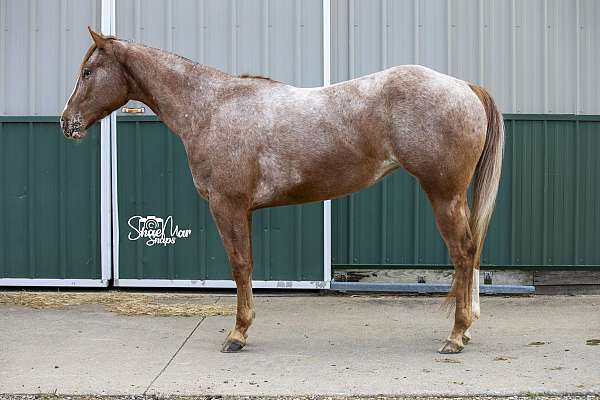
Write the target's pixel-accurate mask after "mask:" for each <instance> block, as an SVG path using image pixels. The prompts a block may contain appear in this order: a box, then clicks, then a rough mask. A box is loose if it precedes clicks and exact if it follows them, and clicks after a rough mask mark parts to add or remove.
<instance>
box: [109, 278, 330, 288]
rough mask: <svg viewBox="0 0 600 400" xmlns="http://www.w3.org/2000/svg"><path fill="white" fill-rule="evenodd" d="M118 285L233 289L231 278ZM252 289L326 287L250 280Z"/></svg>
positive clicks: (324, 284) (129, 281)
mask: <svg viewBox="0 0 600 400" xmlns="http://www.w3.org/2000/svg"><path fill="white" fill-rule="evenodd" d="M114 284H115V286H118V287H161V288H207V289H208V288H211V289H235V288H236V286H235V282H234V281H232V280H217V279H215V280H187V279H185V280H184V279H181V280H179V279H115V280H114ZM252 287H253V288H254V289H313V290H314V289H328V282H325V281H252Z"/></svg>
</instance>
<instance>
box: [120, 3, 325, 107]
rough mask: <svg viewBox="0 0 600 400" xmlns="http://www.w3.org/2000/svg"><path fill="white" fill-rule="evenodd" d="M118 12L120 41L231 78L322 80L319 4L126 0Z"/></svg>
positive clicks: (306, 83)
mask: <svg viewBox="0 0 600 400" xmlns="http://www.w3.org/2000/svg"><path fill="white" fill-rule="evenodd" d="M116 14H117V35H118V36H119V37H120V38H123V39H128V40H134V41H137V42H141V43H143V44H146V45H149V46H152V47H158V48H162V49H165V50H170V51H173V52H175V53H177V54H180V55H182V56H185V57H187V58H189V59H191V60H194V61H198V62H200V63H203V64H208V65H211V66H213V67H215V68H218V69H220V70H223V71H226V72H228V73H231V74H244V73H249V74H259V75H265V76H269V77H272V78H273V79H277V80H280V81H283V82H287V83H291V84H294V85H297V86H319V85H321V84H322V81H323V78H322V71H323V66H322V65H323V54H322V32H323V30H322V21H323V20H322V3H321V0H243V1H241V0H228V1H223V0H200V1H193V0H186V1H172V0H152V1H143V2H142V1H139V0H124V1H119V2H117V10H116ZM132 105H133V103H132ZM147 114H151V112H150V111H149V110H147Z"/></svg>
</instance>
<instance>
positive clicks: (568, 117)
mask: <svg viewBox="0 0 600 400" xmlns="http://www.w3.org/2000/svg"><path fill="white" fill-rule="evenodd" d="M59 117H60V116H58V115H0V122H56V123H58V119H59ZM503 117H504V119H505V120H517V121H600V114H512V113H507V114H503ZM117 121H118V122H127V121H130V122H159V121H160V119H159V118H158V116H156V115H117Z"/></svg>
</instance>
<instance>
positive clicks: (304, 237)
mask: <svg viewBox="0 0 600 400" xmlns="http://www.w3.org/2000/svg"><path fill="white" fill-rule="evenodd" d="M118 129H119V135H118V146H117V148H118V165H119V176H118V190H119V197H118V200H119V231H120V235H119V252H120V257H119V279H184V280H196V279H197V280H206V279H231V272H230V268H229V263H228V261H227V257H226V255H225V251H224V249H223V244H222V243H221V239H220V238H219V234H218V232H217V229H216V227H215V225H214V223H213V221H212V217H211V214H210V210H209V209H208V204H207V203H206V201H204V200H203V199H202V198H201V197H200V196H199V195H198V194H197V193H196V191H195V189H194V184H193V181H192V177H191V174H190V171H189V167H188V164H187V158H186V155H185V150H184V148H183V145H182V143H181V141H180V140H179V138H177V137H176V136H175V135H174V134H172V133H170V132H169V131H168V130H167V129H166V127H165V126H164V125H163V124H162V123H160V122H158V121H157V120H156V118H155V117H154V118H153V117H141V118H136V117H123V118H122V119H121V120H120V122H118ZM135 215H140V216H148V215H153V216H158V217H161V218H166V217H167V216H169V215H171V216H173V219H174V223H175V224H177V225H179V227H180V228H182V229H191V230H192V235H191V236H190V238H182V239H177V241H176V242H175V244H174V245H169V246H166V247H165V246H161V245H155V246H147V245H146V244H145V242H144V241H142V240H137V241H131V240H129V239H128V234H129V232H131V228H130V227H129V226H128V223H127V221H128V220H129V218H130V217H132V216H135ZM252 237H253V257H254V272H253V274H252V277H253V279H255V280H286V281H292V280H293V281H320V280H323V208H322V205H321V204H308V205H302V206H295V207H276V208H271V209H264V210H260V211H257V212H255V213H254V216H253V226H252Z"/></svg>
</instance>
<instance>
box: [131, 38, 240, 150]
mask: <svg viewBox="0 0 600 400" xmlns="http://www.w3.org/2000/svg"><path fill="white" fill-rule="evenodd" d="M133 46H134V47H132V48H131V49H130V52H129V56H128V57H127V58H126V65H127V69H128V72H129V74H130V78H131V80H132V87H133V93H132V97H133V100H138V101H141V102H143V103H145V104H146V105H148V107H150V108H151V109H152V111H154V113H156V115H158V116H159V118H160V119H161V120H162V121H163V122H164V123H165V124H166V125H167V127H169V129H171V130H172V131H173V132H175V133H176V134H178V135H179V136H180V137H181V138H182V139H184V140H185V136H186V135H188V134H190V133H192V132H193V131H194V127H195V126H197V125H199V124H202V120H203V119H205V118H207V116H206V115H204V113H205V110H208V109H209V108H210V107H208V105H210V103H211V102H212V101H213V99H214V97H215V96H216V95H217V94H218V92H219V89H220V87H222V86H223V85H224V84H226V82H227V81H228V80H229V79H230V78H231V76H229V75H227V74H225V73H223V72H220V71H218V70H215V69H212V68H210V67H207V66H204V65H200V64H195V63H193V62H191V61H189V60H187V59H185V58H183V57H179V56H177V55H175V54H171V53H167V52H164V51H162V50H158V49H152V48H149V47H145V46H141V45H133Z"/></svg>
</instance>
